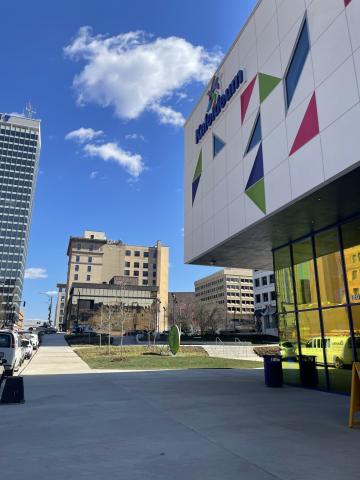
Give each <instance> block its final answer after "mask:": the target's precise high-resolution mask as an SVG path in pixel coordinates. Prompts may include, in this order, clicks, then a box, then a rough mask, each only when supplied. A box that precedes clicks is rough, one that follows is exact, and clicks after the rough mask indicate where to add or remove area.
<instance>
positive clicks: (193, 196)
mask: <svg viewBox="0 0 360 480" xmlns="http://www.w3.org/2000/svg"><path fill="white" fill-rule="evenodd" d="M200 178H201V175H200V176H199V177H198V178H196V179H195V180H194V181H193V182H192V204H193V205H194V200H195V197H196V192H197V189H198V186H199V182H200Z"/></svg>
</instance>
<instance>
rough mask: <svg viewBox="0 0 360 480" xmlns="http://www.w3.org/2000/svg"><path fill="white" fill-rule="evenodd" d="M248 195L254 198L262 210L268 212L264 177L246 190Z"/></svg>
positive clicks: (251, 198)
mask: <svg viewBox="0 0 360 480" xmlns="http://www.w3.org/2000/svg"><path fill="white" fill-rule="evenodd" d="M245 193H246V195H247V196H248V197H249V198H250V200H252V201H253V202H254V203H255V205H256V206H257V207H259V208H260V210H261V211H262V212H263V213H265V214H266V201H265V182H264V179H263V178H262V179H261V180H259V181H258V182H256V183H255V184H254V185H252V186H251V187H250V188H249V189H248V190H246V191H245Z"/></svg>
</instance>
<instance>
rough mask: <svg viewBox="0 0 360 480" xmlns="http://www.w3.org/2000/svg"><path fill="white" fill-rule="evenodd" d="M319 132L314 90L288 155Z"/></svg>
mask: <svg viewBox="0 0 360 480" xmlns="http://www.w3.org/2000/svg"><path fill="white" fill-rule="evenodd" d="M319 132H320V128H319V119H318V112H317V104H316V95H315V92H314V93H313V96H312V97H311V100H310V102H309V105H308V107H307V109H306V112H305V115H304V118H303V120H302V122H301V125H300V128H299V131H298V133H297V135H296V137H295V140H294V143H293V146H292V147H291V150H290V154H289V155H290V156H291V155H293V154H294V153H295V152H297V151H298V150H300V148H301V147H303V146H304V145H305V144H306V143H308V142H310V140H312V139H313V138H314V137H316V135H318V134H319Z"/></svg>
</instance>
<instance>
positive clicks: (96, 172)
mask: <svg viewBox="0 0 360 480" xmlns="http://www.w3.org/2000/svg"><path fill="white" fill-rule="evenodd" d="M98 174H99V172H98V171H97V170H94V171H93V172H90V175H89V178H90V180H94V178H96V177H97V175H98Z"/></svg>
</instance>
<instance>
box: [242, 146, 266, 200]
mask: <svg viewBox="0 0 360 480" xmlns="http://www.w3.org/2000/svg"><path fill="white" fill-rule="evenodd" d="M263 177H264V162H263V150H262V144H261V143H260V147H259V150H258V152H257V154H256V157H255V161H254V165H253V167H252V169H251V173H250V176H249V180H248V182H247V184H246V188H245V191H246V190H247V189H248V188H250V187H252V186H253V185H254V184H255V183H256V182H258V181H259V180H261V179H262V178H263Z"/></svg>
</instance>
